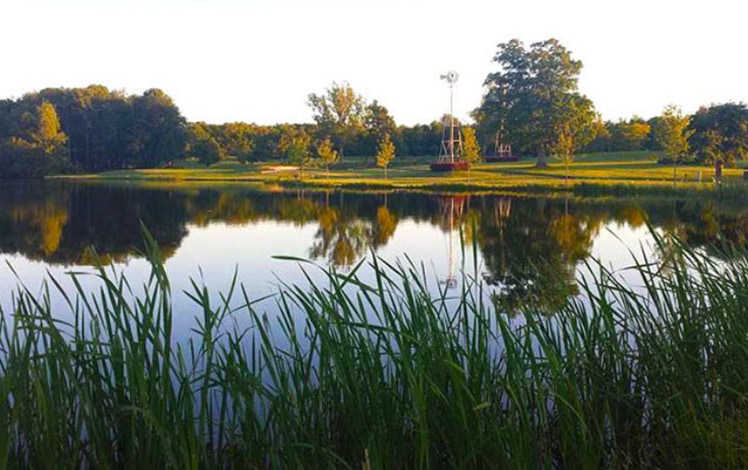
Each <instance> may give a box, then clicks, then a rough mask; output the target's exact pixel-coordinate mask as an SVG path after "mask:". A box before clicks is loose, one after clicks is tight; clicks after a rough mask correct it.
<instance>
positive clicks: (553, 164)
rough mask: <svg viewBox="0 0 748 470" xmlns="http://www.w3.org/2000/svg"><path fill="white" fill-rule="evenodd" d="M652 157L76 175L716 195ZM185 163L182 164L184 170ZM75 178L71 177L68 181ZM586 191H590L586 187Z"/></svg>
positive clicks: (685, 171)
mask: <svg viewBox="0 0 748 470" xmlns="http://www.w3.org/2000/svg"><path fill="white" fill-rule="evenodd" d="M657 156H658V155H657V154H653V153H652V152H645V151H641V152H618V153H600V154H585V155H579V156H578V157H577V158H576V159H575V161H574V162H573V163H572V164H571V166H570V168H569V173H568V179H567V174H566V169H565V167H564V165H562V164H561V163H559V162H557V161H555V160H553V159H549V165H548V166H547V167H545V168H537V167H536V166H535V160H534V159H528V160H521V161H519V162H507V163H479V164H477V165H474V167H473V169H472V170H471V171H469V172H455V173H442V174H436V173H433V172H432V171H430V169H429V165H428V161H429V160H428V159H424V158H422V157H419V158H407V157H401V158H399V159H396V160H395V162H394V163H393V165H392V166H391V167H390V169H389V178H387V179H385V178H384V171H383V170H382V169H381V168H378V167H376V166H374V165H373V163H371V162H369V163H368V164H367V163H366V161H368V160H371V159H368V160H367V159H360V158H359V159H348V160H346V161H345V162H344V163H343V164H339V165H336V166H333V167H332V168H331V169H330V171H329V172H326V171H325V170H324V169H322V168H319V167H312V168H308V169H305V171H304V180H303V181H300V180H299V179H298V173H297V172H296V171H294V169H293V166H292V165H289V164H288V163H284V162H278V161H276V162H260V163H248V164H241V163H239V162H236V161H227V162H220V163H218V164H216V165H213V166H211V167H208V168H206V167H201V166H196V165H197V164H195V163H190V164H189V165H187V167H186V168H165V169H147V170H120V171H111V172H106V173H101V174H96V175H83V176H74V177H73V179H85V180H89V181H90V180H103V181H117V180H120V181H123V180H124V181H134V182H141V181H142V182H148V181H163V182H174V183H181V184H184V183H192V184H206V183H228V182H234V183H257V184H270V185H285V186H289V185H300V184H304V185H312V186H321V187H324V186H327V187H343V188H346V187H347V188H358V189H361V188H374V189H376V188H381V189H388V188H389V189H398V188H400V189H425V190H429V189H431V190H440V189H448V188H452V189H455V190H460V189H463V190H469V189H473V190H482V189H486V190H490V189H493V190H515V191H518V190H523V189H524V190H525V191H538V192H543V191H546V192H547V191H577V190H578V189H579V188H580V187H581V186H584V187H585V188H589V187H590V186H591V185H597V191H601V192H604V191H606V190H608V189H610V188H613V187H618V188H617V190H618V191H620V190H622V189H623V190H625V191H628V192H636V191H652V190H656V191H672V190H673V189H675V190H678V191H683V190H686V191H713V190H716V189H720V188H721V186H720V185H717V184H715V183H714V169H713V168H711V167H707V166H690V165H689V166H679V167H678V168H677V170H676V178H675V181H673V168H672V166H668V165H659V164H657V162H656V159H657ZM180 166H181V165H180ZM66 178H67V177H66ZM722 183H723V185H728V186H732V187H733V188H732V189H733V190H746V189H748V184H745V183H744V180H743V169H742V168H726V169H724V170H723V177H722ZM585 190H586V189H585Z"/></svg>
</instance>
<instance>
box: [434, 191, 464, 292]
mask: <svg viewBox="0 0 748 470" xmlns="http://www.w3.org/2000/svg"><path fill="white" fill-rule="evenodd" d="M466 200H467V197H466V196H439V197H438V201H439V212H440V214H441V224H442V227H443V228H445V229H446V230H448V232H447V233H448V237H449V274H448V275H447V278H446V279H445V280H444V284H445V285H446V286H447V288H449V289H453V288H455V287H457V279H456V278H455V263H454V228H455V218H457V219H461V218H462V215H463V212H464V209H465V201H466Z"/></svg>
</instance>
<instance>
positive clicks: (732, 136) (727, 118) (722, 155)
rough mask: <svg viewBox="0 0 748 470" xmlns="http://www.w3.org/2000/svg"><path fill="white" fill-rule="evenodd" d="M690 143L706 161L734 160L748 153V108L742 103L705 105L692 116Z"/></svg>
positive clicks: (699, 158)
mask: <svg viewBox="0 0 748 470" xmlns="http://www.w3.org/2000/svg"><path fill="white" fill-rule="evenodd" d="M689 129H690V130H691V131H693V134H692V135H691V137H690V138H689V141H688V142H689V145H690V146H691V148H692V149H693V151H694V153H695V154H696V158H697V159H698V160H699V161H701V162H705V163H710V164H711V163H715V162H723V163H727V164H734V163H735V161H736V160H743V159H745V158H746V157H747V156H748V108H746V105H745V104H742V103H739V104H737V103H724V104H718V105H712V106H709V107H702V108H701V109H699V110H698V111H697V112H696V114H695V115H694V116H693V118H692V120H691V124H690V126H689Z"/></svg>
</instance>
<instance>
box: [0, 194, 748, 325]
mask: <svg viewBox="0 0 748 470" xmlns="http://www.w3.org/2000/svg"><path fill="white" fill-rule="evenodd" d="M141 221H142V222H143V223H144V224H145V225H146V226H147V227H148V229H149V230H150V231H151V233H152V234H153V235H154V237H155V238H156V239H157V240H158V241H159V242H160V244H161V246H162V250H163V252H164V255H165V257H166V268H167V271H168V273H169V274H170V277H171V280H172V285H173V292H174V293H175V295H174V303H175V305H176V307H177V315H178V318H177V320H178V322H179V323H180V326H181V329H182V330H184V331H188V329H189V325H190V324H191V319H192V317H193V315H195V313H196V309H195V307H194V305H193V304H192V302H191V301H190V300H188V299H187V296H186V295H184V294H183V293H182V291H183V290H189V289H190V287H189V286H190V283H189V279H190V278H194V279H197V280H198V281H200V280H202V282H204V283H205V284H206V285H208V286H209V287H210V288H211V291H212V292H214V293H217V292H218V291H222V290H226V288H227V287H228V285H229V283H230V280H231V278H232V276H233V275H234V272H237V273H238V277H239V280H240V281H241V282H242V283H243V284H244V285H245V286H246V287H247V290H248V291H249V293H250V294H251V295H252V296H257V297H259V296H263V295H267V294H272V293H274V292H277V290H278V286H279V284H281V283H292V284H293V283H298V284H305V283H306V280H305V278H304V274H303V272H302V270H301V268H300V267H299V265H298V263H296V262H293V261H288V260H280V259H276V258H274V256H292V257H299V258H305V259H309V260H313V261H315V262H316V263H317V264H319V265H321V266H334V267H335V268H336V269H339V270H342V271H345V270H348V269H351V267H352V266H355V264H356V263H357V262H358V261H360V260H361V259H363V258H365V257H367V256H371V253H372V252H374V253H376V254H377V255H378V256H381V257H382V258H384V259H386V260H390V261H395V260H401V261H405V260H406V259H407V260H409V261H410V262H413V263H415V264H416V265H419V266H423V270H424V272H425V273H426V276H427V279H428V280H429V281H430V286H431V289H432V290H434V291H436V290H438V289H444V288H446V287H448V286H451V285H452V284H453V283H454V284H457V285H459V283H460V282H461V280H462V276H463V273H467V274H469V275H476V274H477V275H478V276H479V277H480V278H482V279H483V280H484V281H485V282H486V283H487V285H488V286H489V289H490V290H491V291H492V292H493V293H494V294H495V295H496V296H497V298H499V299H500V300H501V305H502V306H503V307H502V308H503V309H506V310H510V311H511V310H513V309H515V308H517V307H518V306H519V305H522V304H524V303H526V302H528V301H529V302H533V303H535V304H544V305H548V306H551V307H552V306H553V305H555V304H558V303H560V302H563V301H565V300H566V298H567V297H568V296H570V295H575V294H577V293H578V280H579V277H580V273H582V272H583V271H584V265H585V262H588V261H591V260H593V259H595V260H599V261H601V262H602V263H604V264H605V265H606V266H610V267H612V268H613V269H615V270H619V271H621V272H622V273H623V274H622V275H624V276H625V275H626V271H625V269H624V268H625V267H626V266H629V265H630V264H631V256H630V253H629V250H633V251H635V252H636V253H639V254H641V253H644V254H646V255H647V256H648V257H650V258H651V259H662V258H663V257H665V256H667V253H663V251H666V249H665V250H663V249H658V248H656V247H655V246H654V244H653V243H652V235H651V232H650V229H649V228H648V227H647V222H649V224H650V225H651V226H652V227H653V228H654V229H655V230H657V231H659V232H663V233H675V234H677V235H678V236H680V237H681V238H682V239H684V240H686V241H687V243H689V244H690V245H692V246H695V247H705V248H707V249H708V247H709V246H710V245H711V244H713V243H715V242H717V240H721V239H725V238H727V239H730V240H731V241H734V242H737V243H739V244H744V243H745V240H746V236H747V235H748V209H744V208H743V207H742V204H740V203H739V201H735V202H730V201H723V200H719V199H718V198H717V199H714V200H709V199H705V200H663V199H606V200H579V199H575V198H567V199H564V198H552V199H543V198H521V197H508V196H469V197H467V196H460V197H455V196H433V195H424V194H412V193H404V192H399V193H389V194H355V193H340V192H310V191H303V192H302V191H291V192H282V193H277V192H275V193H274V192H263V191H258V190H254V189H246V188H236V187H220V188H218V187H216V188H203V189H184V190H181V189H147V188H137V187H129V186H116V185H98V184H97V185H94V184H86V185H81V184H77V185H75V184H65V183H0V306H2V307H3V310H4V311H5V312H6V313H7V312H8V311H9V310H10V306H11V303H12V300H11V299H12V296H13V292H14V291H15V290H16V289H17V288H18V287H17V286H18V285H19V282H21V281H22V282H23V283H24V285H25V286H26V287H27V288H28V289H30V290H31V291H32V292H39V291H40V289H41V286H42V283H43V281H44V279H45V278H47V277H48V276H55V277H56V278H57V279H61V280H62V283H63V285H64V286H66V288H69V287H70V282H69V280H67V279H66V277H67V275H66V274H65V273H68V272H71V271H74V272H92V268H91V266H92V264H93V262H94V259H95V256H94V250H95V253H96V254H97V255H98V257H99V259H101V260H103V261H104V262H106V263H111V264H112V265H113V266H114V268H115V269H116V270H118V271H123V272H124V273H125V274H126V275H127V277H128V279H129V280H130V282H131V284H132V285H133V286H135V287H137V286H138V285H142V283H143V282H145V280H146V278H147V276H148V273H149V268H148V265H147V263H146V262H145V261H144V260H143V258H142V256H140V255H139V250H140V249H141V248H142V247H143V243H142V236H141V232H140V222H141ZM92 248H93V249H92ZM11 268H12V269H11ZM307 269H308V270H310V273H311V276H312V277H313V278H315V277H316V278H318V279H321V277H320V273H319V272H318V271H316V270H315V269H314V268H313V267H312V266H307ZM14 271H15V273H16V274H17V276H18V277H16V274H14ZM367 275H368V274H367V273H366V272H365V271H364V276H367ZM632 282H635V281H634V280H633V279H632ZM84 283H85V285H86V286H87V288H90V289H92V290H93V289H94V288H95V286H96V281H95V279H94V278H93V277H90V278H85V279H84ZM216 298H217V297H216ZM59 301H60V300H59V299H57V300H56V302H59ZM267 308H269V309H272V305H268V307H267ZM58 311H60V312H63V310H62V309H60V310H58ZM178 329H179V328H178Z"/></svg>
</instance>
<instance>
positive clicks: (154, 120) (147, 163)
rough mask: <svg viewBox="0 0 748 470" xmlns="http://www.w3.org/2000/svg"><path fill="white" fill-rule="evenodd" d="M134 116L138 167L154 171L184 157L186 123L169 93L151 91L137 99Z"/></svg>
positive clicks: (134, 101)
mask: <svg viewBox="0 0 748 470" xmlns="http://www.w3.org/2000/svg"><path fill="white" fill-rule="evenodd" d="M133 113H134V119H135V122H134V127H135V134H136V136H137V138H136V139H135V142H134V144H135V146H136V148H137V152H136V161H135V165H136V166H137V167H139V168H150V167H155V166H158V165H159V164H161V163H163V162H167V161H171V160H174V159H176V158H181V157H182V156H184V150H185V145H186V143H187V122H186V120H185V119H184V117H182V115H181V114H180V112H179V109H178V108H177V107H176V106H175V105H174V102H173V101H172V99H171V98H170V97H169V96H168V95H167V94H166V93H164V92H163V91H161V90H159V89H151V90H147V91H146V92H145V93H143V96H139V97H135V99H134V100H133Z"/></svg>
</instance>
